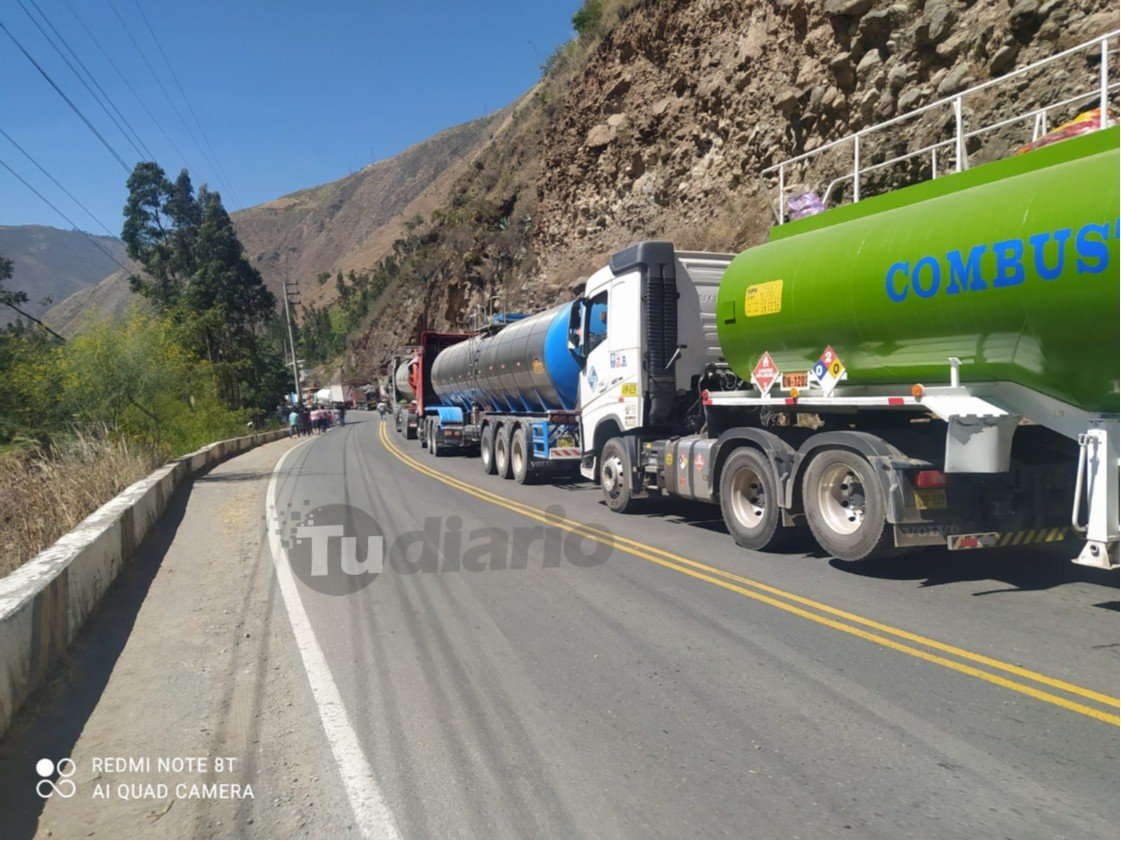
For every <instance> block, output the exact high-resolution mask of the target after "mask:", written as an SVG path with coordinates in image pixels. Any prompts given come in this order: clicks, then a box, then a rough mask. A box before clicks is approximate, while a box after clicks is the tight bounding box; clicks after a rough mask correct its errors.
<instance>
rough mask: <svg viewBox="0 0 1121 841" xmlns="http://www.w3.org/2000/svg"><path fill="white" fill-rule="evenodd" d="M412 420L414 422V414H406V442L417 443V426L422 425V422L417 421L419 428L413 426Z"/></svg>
mask: <svg viewBox="0 0 1121 841" xmlns="http://www.w3.org/2000/svg"><path fill="white" fill-rule="evenodd" d="M411 420H412V412H406V413H405V440H406V441H415V440H416V437H417V426H419V425H420V421H419V420H418V421H417V426H413V425H412V423H411V422H410V421H411Z"/></svg>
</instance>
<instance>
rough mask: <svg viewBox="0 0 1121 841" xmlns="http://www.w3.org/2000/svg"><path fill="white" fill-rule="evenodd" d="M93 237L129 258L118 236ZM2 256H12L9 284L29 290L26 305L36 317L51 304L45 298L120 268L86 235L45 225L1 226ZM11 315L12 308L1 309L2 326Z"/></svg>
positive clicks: (60, 296)
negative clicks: (45, 305) (10, 309)
mask: <svg viewBox="0 0 1121 841" xmlns="http://www.w3.org/2000/svg"><path fill="white" fill-rule="evenodd" d="M89 236H91V237H92V238H93V239H94V240H96V241H97V243H98V244H99V245H100V246H101V247H102V248H104V249H105V251H107V252H108V253H109V254H111V255H112V256H113V257H115V258H116V259H117V260H120V261H121V262H122V263H124V262H125V247H124V243H122V242H121V241H120V240H118V239H115V238H113V237H104V236H101V237H99V236H94V235H93V234H90V235H89ZM0 256H3V257H6V258H8V259H9V260H11V261H12V278H11V280H9V281H8V282H7V283H6V284H5V285H6V286H7V288H9V289H13V290H16V291H20V292H26V293H27V297H28V299H29V300H28V304H27V307H26V309H27V311H28V312H30V313H31V314H32V315H36V316H38V315H41V314H42V313H43V312H45V311H46V310H47V308H48V307H44V306H43V305H42V303H41V301H42V300H43V299H44V298H48V297H49V298H51V299H52V300H53V301H54V302H59V301H62V300H64V299H65V298H67V297H69V296H70V295H72V294H74V293H75V292H77V291H78V290H79V289H84V288H87V287H89V286H92V285H94V284H96V283H98V282H99V281H101V280H102V279H103V278H104V277H105V276H106V275H108V274H109V273H110V272H112V271H115V270H117V269H118V266H117V264H116V263H114V262H113V260H112V259H110V258H109V257H108V256H106V255H105V254H104V253H102V251H100V250H99V249H98V248H97V246H95V245H94V244H93V243H91V242H90V240H89V239H87V238H86V236H84V235H82V234H80V233H78V232H77V231H63V230H59V229H58V228H50V227H47V226H45V225H12V226H8V225H0ZM48 306H49V305H48ZM12 320H14V313H11V312H10V311H8V310H4V311H0V326H2V325H4V324H7V323H9V322H10V321H12Z"/></svg>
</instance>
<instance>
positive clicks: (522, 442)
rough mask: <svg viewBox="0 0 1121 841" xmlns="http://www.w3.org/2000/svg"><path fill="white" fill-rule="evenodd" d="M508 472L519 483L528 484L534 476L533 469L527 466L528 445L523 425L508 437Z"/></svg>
mask: <svg viewBox="0 0 1121 841" xmlns="http://www.w3.org/2000/svg"><path fill="white" fill-rule="evenodd" d="M510 472H511V473H512V474H514V481H515V482H517V483H518V484H519V485H530V484H532V483H533V480H534V478H535V476H534V473H535V471H533V470H530V467H529V446H528V444H527V442H526V435H525V427H524V426H519V427H518V428H517V429H515V430H514V434H513V435H512V436H511V437H510Z"/></svg>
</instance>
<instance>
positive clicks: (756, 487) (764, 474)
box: [720, 447, 795, 551]
mask: <svg viewBox="0 0 1121 841" xmlns="http://www.w3.org/2000/svg"><path fill="white" fill-rule="evenodd" d="M720 513H721V514H723V515H724V525H726V526H727V527H728V534H730V535H731V536H732V539H733V540H734V541H736V543H737V544H739V545H740V546H742V547H744V548H745V549H755V550H757V551H765V550H775V549H779V548H781V547H783V546H785V545H786V544H788V543H789V542H790V539H791V537H792V534H791V533H792V532H794V531H795V530H794V529H793V528H783V527H782V510H781V509H780V507H779V494H778V479H777V477H776V476H775V471H774V468H773V467H772V465H771V461H770V459H768V458H767V457H766V456H765V455H763V454H762V453H761V452H759V450H756V449H754V448H752V447H741V448H740V449H738V450H735V451H734V452H733V453H732V454H731V455H730V456H729V457H728V460H727V461H725V462H724V466H723V467H722V468H721V471H720Z"/></svg>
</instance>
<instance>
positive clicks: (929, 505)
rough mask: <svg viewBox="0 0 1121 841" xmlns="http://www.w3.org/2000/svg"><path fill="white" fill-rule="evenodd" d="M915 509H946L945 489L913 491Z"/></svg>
mask: <svg viewBox="0 0 1121 841" xmlns="http://www.w3.org/2000/svg"><path fill="white" fill-rule="evenodd" d="M915 507H916V508H918V509H919V510H920V511H936V510H942V509H944V508H946V489H945V488H932V489H924V490H921V491H915Z"/></svg>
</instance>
